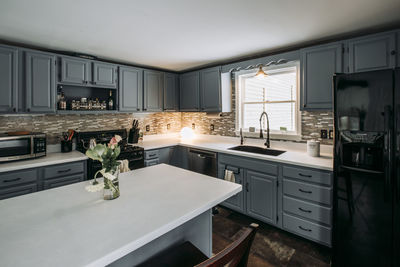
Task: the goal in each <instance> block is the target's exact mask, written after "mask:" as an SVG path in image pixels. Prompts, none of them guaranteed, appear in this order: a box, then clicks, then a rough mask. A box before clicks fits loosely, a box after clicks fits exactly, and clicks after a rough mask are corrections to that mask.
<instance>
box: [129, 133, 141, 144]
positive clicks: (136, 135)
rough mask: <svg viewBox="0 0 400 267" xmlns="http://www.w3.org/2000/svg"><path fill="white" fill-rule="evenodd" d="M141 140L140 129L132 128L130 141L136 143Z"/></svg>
mask: <svg viewBox="0 0 400 267" xmlns="http://www.w3.org/2000/svg"><path fill="white" fill-rule="evenodd" d="M138 141H139V129H130V130H129V138H128V143H130V144H136V143H137V142H138Z"/></svg>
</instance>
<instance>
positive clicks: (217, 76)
mask: <svg viewBox="0 0 400 267" xmlns="http://www.w3.org/2000/svg"><path fill="white" fill-rule="evenodd" d="M200 102H201V108H200V109H201V111H214V112H218V111H221V67H214V68H209V69H204V70H201V71H200Z"/></svg>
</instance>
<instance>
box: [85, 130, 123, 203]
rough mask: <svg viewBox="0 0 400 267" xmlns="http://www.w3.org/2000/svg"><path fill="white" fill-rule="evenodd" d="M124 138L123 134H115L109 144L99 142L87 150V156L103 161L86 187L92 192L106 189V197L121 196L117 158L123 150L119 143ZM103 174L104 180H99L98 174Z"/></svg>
mask: <svg viewBox="0 0 400 267" xmlns="http://www.w3.org/2000/svg"><path fill="white" fill-rule="evenodd" d="M121 140H122V138H121V136H119V135H115V136H114V137H113V138H112V139H111V140H110V142H109V143H108V144H107V145H104V144H97V145H96V146H94V147H93V148H90V149H88V150H87V151H86V156H88V157H89V158H91V159H93V160H98V161H100V162H101V165H102V168H101V170H99V171H97V172H96V173H95V175H94V177H93V182H92V183H91V185H89V186H88V187H87V188H86V189H87V190H88V191H90V192H94V191H99V190H101V188H103V189H104V199H115V198H117V197H119V194H120V193H119V182H118V175H119V165H120V164H121V163H120V162H119V161H117V158H118V156H119V154H120V152H121V149H120V147H119V145H118V143H119V142H120V141H121ZM99 173H100V174H101V175H102V176H103V182H102V183H99V182H98V181H97V179H96V178H97V175H98V174H99Z"/></svg>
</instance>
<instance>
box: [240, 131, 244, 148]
mask: <svg viewBox="0 0 400 267" xmlns="http://www.w3.org/2000/svg"><path fill="white" fill-rule="evenodd" d="M243 143H244V136H243V132H242V128H240V145H241V146H242V145H243Z"/></svg>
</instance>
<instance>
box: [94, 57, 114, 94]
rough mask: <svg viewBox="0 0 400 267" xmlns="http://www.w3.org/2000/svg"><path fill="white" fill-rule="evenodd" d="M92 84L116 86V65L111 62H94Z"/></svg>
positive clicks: (108, 86)
mask: <svg viewBox="0 0 400 267" xmlns="http://www.w3.org/2000/svg"><path fill="white" fill-rule="evenodd" d="M92 84H93V85H94V86H104V87H107V88H116V87H117V66H116V65H113V64H107V63H100V62H94V63H93V81H92Z"/></svg>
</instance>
